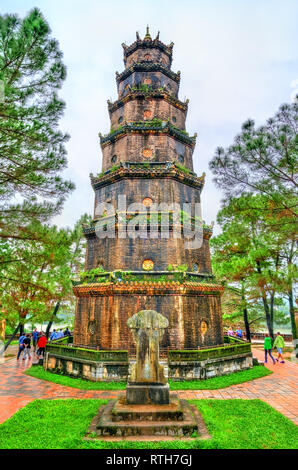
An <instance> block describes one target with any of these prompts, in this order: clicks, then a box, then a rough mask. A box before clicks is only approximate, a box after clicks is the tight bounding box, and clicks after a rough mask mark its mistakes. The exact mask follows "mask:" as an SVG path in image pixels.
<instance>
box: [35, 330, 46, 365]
mask: <svg viewBox="0 0 298 470" xmlns="http://www.w3.org/2000/svg"><path fill="white" fill-rule="evenodd" d="M46 344H47V338H46V335H45V334H44V332H43V331H42V332H41V336H40V338H39V340H38V343H37V347H38V350H37V356H38V359H40V356H44V352H45V348H46Z"/></svg>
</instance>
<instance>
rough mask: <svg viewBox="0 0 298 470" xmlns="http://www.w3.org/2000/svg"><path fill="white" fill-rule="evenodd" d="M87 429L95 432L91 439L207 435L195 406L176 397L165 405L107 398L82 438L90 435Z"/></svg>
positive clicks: (201, 436)
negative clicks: (129, 402) (128, 403)
mask: <svg viewBox="0 0 298 470" xmlns="http://www.w3.org/2000/svg"><path fill="white" fill-rule="evenodd" d="M131 408H132V409H131ZM137 408H138V409H137ZM165 408H167V409H165ZM177 416H178V419H177ZM91 433H92V436H94V434H96V437H95V439H105V440H109V439H115V438H120V437H121V438H127V439H129V438H130V437H131V438H137V437H140V438H141V439H145V438H146V437H147V438H148V439H149V440H150V438H154V439H156V438H157V437H158V436H160V437H170V438H198V437H200V438H201V439H203V438H204V439H207V438H209V437H210V436H209V434H208V431H207V428H206V426H205V424H204V422H203V419H202V417H201V415H200V413H199V412H198V410H197V408H196V407H195V406H192V405H190V404H189V403H188V402H187V401H186V400H180V399H179V398H177V397H175V398H173V399H172V400H171V403H170V404H169V405H144V406H140V405H127V404H125V403H123V399H120V400H110V401H109V403H108V404H107V405H105V406H104V407H102V408H101V409H100V410H99V413H98V415H97V416H96V417H95V419H94V420H93V421H92V423H91V426H90V428H89V430H88V434H87V436H86V438H88V439H92V438H94V437H90V434H91Z"/></svg>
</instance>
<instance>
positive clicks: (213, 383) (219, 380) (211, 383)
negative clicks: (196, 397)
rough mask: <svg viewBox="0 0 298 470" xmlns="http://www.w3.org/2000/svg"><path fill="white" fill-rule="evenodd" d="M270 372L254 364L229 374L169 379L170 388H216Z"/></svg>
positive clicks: (239, 382) (257, 377)
mask: <svg viewBox="0 0 298 470" xmlns="http://www.w3.org/2000/svg"><path fill="white" fill-rule="evenodd" d="M270 374H272V372H271V370H269V369H267V368H266V367H264V366H254V367H253V368H252V369H247V370H241V371H239V372H234V373H233V374H229V375H222V376H220V377H214V378H212V379H207V380H190V381H185V382H173V381H172V380H170V389H171V390H217V389H219V388H226V387H230V386H231V385H237V384H241V383H244V382H249V381H250V380H254V379H259V378H261V377H265V376H266V375H270Z"/></svg>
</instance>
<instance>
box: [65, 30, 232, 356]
mask: <svg viewBox="0 0 298 470" xmlns="http://www.w3.org/2000/svg"><path fill="white" fill-rule="evenodd" d="M123 50H124V65H125V69H124V71H123V72H122V73H121V74H118V73H116V81H117V89H118V99H117V101H115V102H114V103H111V102H109V101H108V109H109V115H110V120H111V132H110V133H109V134H108V135H106V136H102V135H101V134H100V141H101V148H102V154H103V158H102V172H101V173H100V174H99V175H98V176H93V175H91V183H92V186H93V189H94V192H95V212H94V221H93V223H92V225H91V226H90V227H84V233H85V236H86V238H87V253H86V265H85V269H86V272H85V273H84V274H83V275H82V277H81V281H80V283H76V285H75V287H74V293H75V295H76V297H77V307H76V317H75V328H74V344H76V345H89V346H96V347H98V348H100V349H104V350H108V349H131V348H132V347H133V346H132V345H133V341H132V337H131V334H130V332H129V329H128V327H127V325H126V322H127V319H128V318H129V317H131V316H132V315H134V314H135V313H136V312H138V311H139V310H142V309H153V310H156V311H158V312H160V313H161V314H162V315H164V316H166V317H167V318H168V320H169V328H168V329H167V330H166V333H165V335H164V338H163V343H162V347H163V348H170V349H184V348H194V349H197V347H198V346H206V345H210V346H213V345H218V344H222V343H223V331H222V321H221V309H220V295H221V294H222V291H223V288H222V287H221V286H219V285H216V284H215V283H214V282H213V280H212V272H211V261H210V250H209V238H210V236H211V234H212V229H211V228H210V227H204V229H203V242H202V245H201V246H200V247H199V248H195V249H190V248H187V247H186V245H185V237H184V236H183V234H182V236H181V237H180V238H175V237H174V235H173V231H174V219H171V217H170V227H169V237H167V238H163V237H162V236H161V232H160V231H161V225H162V222H161V220H162V219H161V218H160V217H159V218H157V219H156V220H157V222H156V230H157V235H156V236H155V237H153V236H150V235H152V229H150V228H149V226H148V225H147V224H148V220H149V219H148V216H147V215H146V211H147V209H148V211H149V210H150V207H151V206H152V205H154V204H161V203H163V204H173V203H176V204H179V205H180V206H181V208H182V204H184V203H188V204H190V205H191V206H193V207H194V205H195V204H196V203H199V202H200V194H201V190H202V188H203V185H204V175H203V176H201V177H197V176H196V174H195V173H193V151H194V147H195V140H196V136H194V137H190V136H189V135H188V133H187V132H186V131H185V120H186V114H187V107H188V101H186V102H181V101H180V100H179V98H178V91H179V83H180V72H177V73H175V72H173V71H172V70H171V63H172V50H173V43H171V44H170V45H165V44H163V43H162V42H161V41H160V40H159V34H158V35H157V37H156V38H155V39H152V38H151V36H150V33H149V29H148V28H147V34H146V36H145V38H144V39H143V40H142V39H140V37H139V35H138V33H137V38H136V41H135V42H134V43H133V44H132V45H131V46H126V45H125V44H123ZM119 195H125V197H126V204H127V206H129V205H130V204H132V203H139V204H140V203H142V204H143V206H142V207H143V208H144V211H143V219H140V220H141V221H142V222H140V224H139V229H142V230H145V231H146V233H147V234H148V236H147V237H146V238H144V237H143V238H142V237H141V235H140V234H139V236H138V234H137V232H135V234H137V236H135V237H130V236H128V232H129V230H127V231H126V226H127V224H128V223H129V221H130V220H131V213H130V212H126V213H125V212H124V211H123V210H122V211H120V210H118V209H117V208H118V196H119ZM104 204H106V205H107V210H105V211H104V212H102V211H100V210H98V208H101V207H102V205H104ZM110 207H115V208H116V210H115V214H111V212H110V209H109V208H110ZM152 207H153V206H152ZM151 210H152V209H151ZM139 214H140V213H139ZM191 220H193V219H191ZM98 223H100V224H101V225H100V227H103V224H106V227H108V226H111V225H109V224H114V228H115V236H114V237H110V238H108V237H104V238H100V237H99V236H98V231H97V225H96V224H98ZM179 226H180V227H181V231H182V228H183V221H182V223H181V224H180V225H179ZM150 230H151V233H150Z"/></svg>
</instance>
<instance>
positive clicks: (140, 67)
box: [116, 61, 180, 84]
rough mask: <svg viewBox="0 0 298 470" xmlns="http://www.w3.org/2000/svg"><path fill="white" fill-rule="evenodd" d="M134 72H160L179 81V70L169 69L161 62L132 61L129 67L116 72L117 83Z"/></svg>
mask: <svg viewBox="0 0 298 470" xmlns="http://www.w3.org/2000/svg"><path fill="white" fill-rule="evenodd" d="M134 72H162V73H164V74H165V75H167V77H169V78H171V79H172V80H174V81H175V82H177V83H178V84H179V83H180V71H178V72H177V73H175V72H173V71H172V70H170V69H169V68H168V67H166V66H164V65H162V64H157V63H155V62H146V61H145V62H134V63H133V64H132V65H131V66H130V67H128V68H127V69H125V70H124V71H123V72H121V73H118V72H116V81H117V83H118V84H119V82H121V81H122V80H125V78H127V77H129V75H131V74H132V73H134Z"/></svg>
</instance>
